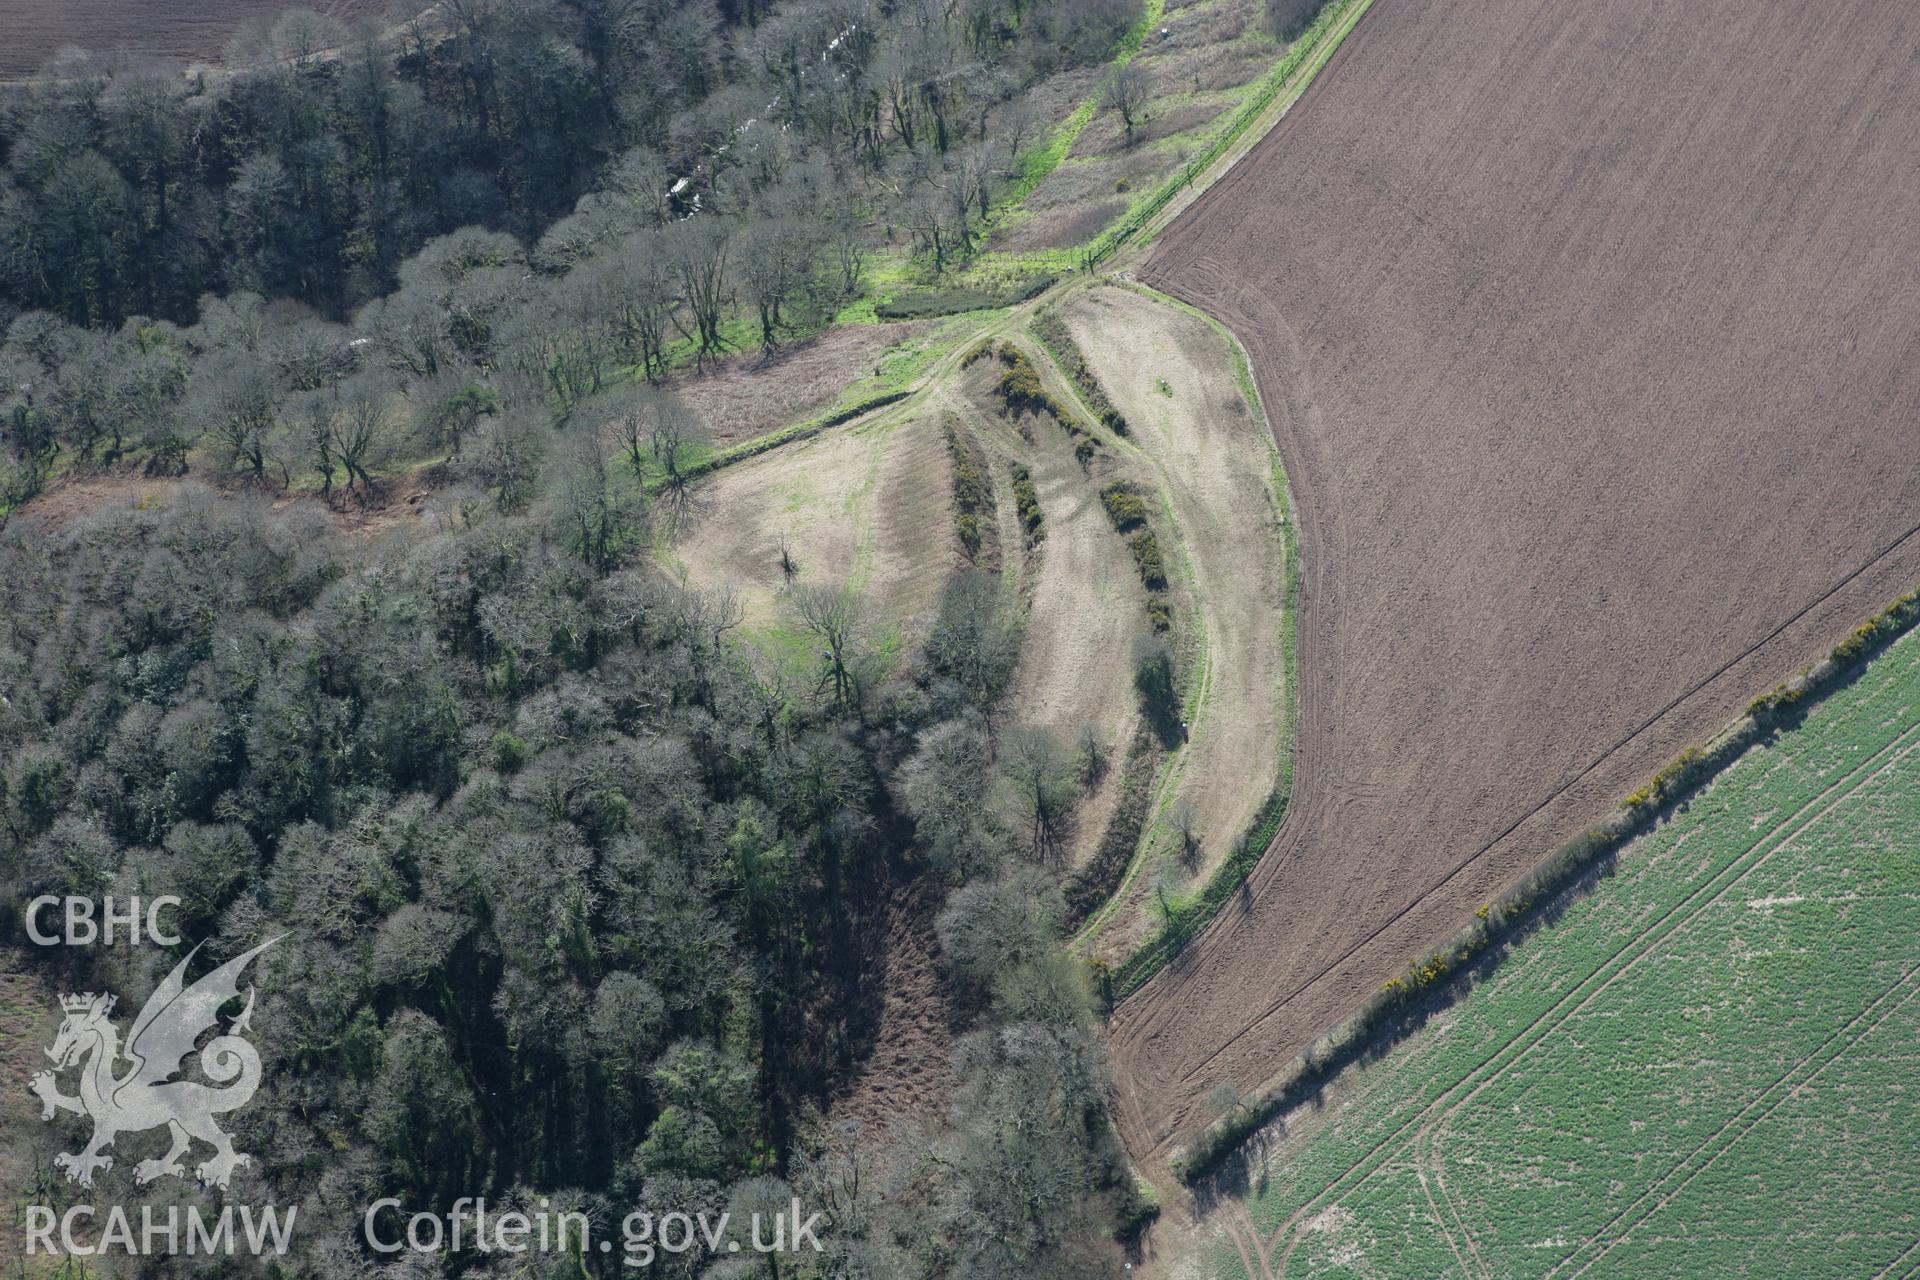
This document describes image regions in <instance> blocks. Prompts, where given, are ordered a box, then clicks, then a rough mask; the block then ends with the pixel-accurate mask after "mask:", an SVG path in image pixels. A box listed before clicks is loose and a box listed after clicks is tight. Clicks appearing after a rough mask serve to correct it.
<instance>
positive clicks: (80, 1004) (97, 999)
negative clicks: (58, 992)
mask: <svg viewBox="0 0 1920 1280" xmlns="http://www.w3.org/2000/svg"><path fill="white" fill-rule="evenodd" d="M119 998H120V997H118V996H108V995H95V994H94V993H93V992H91V991H85V992H82V993H81V994H79V995H77V996H61V997H60V1007H61V1008H62V1009H65V1010H66V1011H67V1012H68V1013H90V1012H92V1011H93V1009H94V1007H95V1006H98V1007H99V1010H100V1012H101V1013H103V1014H107V1013H112V1012H113V1006H114V1004H115V1003H116V1002H117V1001H118V1000H119Z"/></svg>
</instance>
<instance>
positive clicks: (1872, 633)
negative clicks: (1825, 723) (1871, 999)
mask: <svg viewBox="0 0 1920 1280" xmlns="http://www.w3.org/2000/svg"><path fill="white" fill-rule="evenodd" d="M1916 623H1920V589H1916V590H1913V591H1909V592H1907V593H1906V594H1905V595H1903V596H1901V597H1900V598H1899V599H1897V600H1894V601H1893V602H1892V603H1891V604H1889V605H1887V606H1886V607H1885V608H1884V609H1882V610H1881V611H1880V612H1878V613H1876V614H1874V615H1873V617H1871V618H1869V619H1868V620H1867V621H1866V622H1864V623H1862V624H1861V625H1860V626H1858V627H1855V628H1854V629H1853V630H1852V631H1851V632H1849V633H1848V634H1847V636H1846V637H1845V638H1844V639H1842V640H1841V641H1840V642H1839V643H1838V644H1836V645H1834V646H1833V648H1832V649H1831V650H1830V651H1829V652H1828V654H1827V656H1826V657H1824V658H1822V659H1820V660H1819V661H1817V662H1815V663H1813V664H1812V665H1810V666H1808V667H1805V668H1802V669H1801V670H1800V671H1799V672H1798V673H1797V674H1796V675H1794V676H1793V677H1791V678H1790V679H1788V680H1786V681H1784V682H1782V683H1781V684H1778V685H1776V686H1774V688H1773V689H1771V690H1770V691H1768V692H1767V693H1765V694H1762V695H1761V696H1760V697H1758V698H1755V699H1754V700H1753V701H1752V702H1751V703H1749V704H1748V705H1747V709H1746V711H1745V712H1743V713H1742V714H1741V715H1740V716H1739V717H1738V718H1736V719H1735V720H1733V721H1732V722H1731V723H1729V724H1728V725H1726V726H1725V727H1724V728H1722V729H1721V730H1720V731H1719V732H1718V733H1716V734H1715V735H1714V736H1713V737H1712V738H1711V739H1709V740H1708V741H1707V743H1706V744H1705V745H1704V746H1697V747H1688V748H1686V749H1685V750H1683V751H1681V752H1680V753H1679V754H1678V755H1676V756H1675V757H1674V758H1673V759H1672V760H1670V761H1669V762H1668V763H1667V764H1666V765H1664V766H1662V767H1661V768H1660V769H1659V770H1658V771H1656V772H1655V773H1654V775H1653V776H1652V778H1651V779H1649V780H1648V782H1647V785H1646V786H1644V787H1641V788H1640V789H1639V790H1638V791H1635V792H1634V793H1633V794H1632V795H1629V796H1627V797H1626V798H1625V799H1623V800H1622V801H1620V803H1619V804H1618V805H1617V806H1616V807H1615V808H1614V810H1613V811H1612V812H1611V813H1609V814H1608V815H1607V816H1606V817H1605V818H1603V819H1602V820H1601V821H1600V822H1598V823H1597V824H1595V825H1594V826H1592V827H1589V828H1588V829H1587V830H1585V831H1583V832H1581V833H1580V834H1579V835H1577V836H1575V837H1574V838H1573V839H1571V840H1568V841H1567V842H1566V843H1565V844H1562V845H1561V846H1560V847H1559V848H1558V849H1556V850H1554V851H1553V852H1552V853H1551V854H1549V855H1548V856H1547V857H1546V859H1545V860H1544V861H1542V862H1541V863H1540V864H1539V865H1538V866H1536V867H1535V868H1534V869H1533V870H1532V871H1530V872H1529V873H1527V875H1526V876H1524V877H1523V878H1522V879H1521V880H1520V881H1519V882H1518V883H1516V884H1515V885H1513V887H1511V888H1510V889H1508V890H1507V891H1506V892H1505V893H1503V894H1501V895H1500V897H1499V898H1497V899H1495V900H1494V901H1493V902H1491V903H1488V904H1487V905H1485V906H1483V907H1481V908H1480V910H1479V911H1478V912H1476V913H1475V919H1474V921H1473V922H1472V923H1471V924H1469V925H1467V926H1465V927H1464V928H1462V929H1460V930H1459V931H1458V932H1456V933H1455V934H1454V935H1453V936H1452V937H1451V938H1449V939H1448V940H1447V941H1446V942H1445V943H1443V944H1442V945H1440V946H1438V947H1436V948H1434V949H1433V950H1432V951H1430V952H1428V953H1427V955H1426V956H1424V957H1422V958H1419V959H1415V960H1411V961H1409V962H1408V966H1407V968H1408V971H1407V974H1406V976H1404V977H1400V978H1394V979H1391V980H1390V981H1388V982H1387V983H1386V984H1385V985H1384V986H1382V987H1381V988H1380V990H1379V991H1377V992H1375V993H1374V994H1373V996H1371V997H1370V998H1369V999H1368V1000H1367V1001H1366V1003H1364V1004H1362V1005H1361V1006H1360V1007H1359V1008H1358V1009H1356V1010H1355V1011H1354V1012H1353V1013H1352V1014H1351V1015H1349V1016H1348V1017H1347V1018H1346V1019H1344V1020H1343V1021H1341V1022H1339V1023H1336V1024H1335V1025H1334V1026H1333V1027H1332V1028H1330V1029H1329V1030H1328V1031H1326V1032H1325V1033H1324V1034H1322V1035H1321V1036H1320V1038H1319V1039H1317V1040H1315V1041H1314V1042H1313V1043H1312V1044H1310V1045H1308V1046H1307V1048H1306V1051H1305V1052H1303V1053H1301V1054H1299V1055H1298V1056H1296V1057H1295V1058H1293V1059H1292V1060H1291V1061H1290V1062H1288V1063H1287V1064H1286V1065H1285V1066H1284V1067H1282V1068H1281V1069H1280V1070H1279V1071H1278V1072H1276V1073H1275V1074H1274V1075H1272V1076H1271V1077H1269V1078H1268V1080H1267V1082H1266V1083H1265V1084H1263V1085H1261V1086H1260V1087H1259V1088H1258V1089H1256V1090H1255V1091H1254V1092H1253V1093H1251V1094H1249V1095H1248V1096H1247V1097H1246V1098H1244V1099H1242V1100H1241V1101H1240V1102H1239V1103H1238V1104H1236V1105H1235V1107H1234V1108H1233V1109H1232V1110H1231V1111H1230V1112H1228V1114H1226V1115H1224V1116H1222V1117H1221V1118H1220V1119H1218V1120H1215V1121H1214V1122H1213V1123H1212V1124H1210V1125H1208V1126H1207V1127H1206V1128H1205V1129H1202V1130H1201V1131H1200V1132H1199V1133H1197V1134H1195V1135H1194V1137H1193V1139H1192V1140H1191V1141H1189V1142H1188V1143H1187V1145H1186V1146H1184V1147H1183V1148H1181V1149H1180V1150H1179V1151H1177V1152H1175V1153H1174V1155H1173V1156H1172V1157H1171V1158H1170V1159H1169V1160H1168V1162H1167V1163H1168V1167H1169V1168H1171V1169H1172V1170H1173V1172H1174V1175H1175V1176H1176V1177H1178V1178H1179V1179H1180V1180H1181V1181H1183V1182H1186V1183H1188V1184H1189V1185H1191V1184H1193V1183H1195V1182H1197V1181H1198V1180H1199V1179H1200V1178H1201V1177H1203V1176H1204V1175H1205V1174H1206V1173H1207V1172H1208V1171H1210V1170H1211V1169H1213V1168H1214V1167H1215V1166H1216V1165H1218V1164H1219V1163H1220V1161H1221V1160H1222V1159H1224V1158H1225V1157H1226V1156H1227V1155H1228V1154H1230V1153H1231V1152H1232V1151H1233V1150H1234V1149H1235V1148H1236V1147H1238V1146H1239V1145H1240V1144H1241V1143H1242V1142H1244V1141H1245V1140H1246V1139H1247V1138H1248V1137H1250V1136H1252V1134H1253V1133H1254V1131H1255V1130H1257V1129H1259V1128H1261V1127H1262V1126H1264V1125H1265V1124H1267V1122H1268V1121H1270V1120H1272V1119H1273V1118H1274V1117H1275V1116H1277V1115H1279V1114H1280V1113H1281V1112H1283V1111H1286V1110H1289V1109H1290V1108H1291V1107H1293V1106H1294V1105H1296V1104H1297V1103H1299V1102H1301V1101H1304V1100H1305V1099H1306V1098H1307V1097H1308V1096H1310V1095H1311V1094H1312V1093H1314V1092H1315V1091H1316V1090H1317V1089H1319V1088H1320V1086H1322V1085H1324V1084H1325V1083H1326V1082H1327V1081H1328V1080H1330V1079H1332V1078H1333V1077H1334V1076H1336V1075H1338V1074H1339V1073H1340V1072H1341V1071H1342V1070H1344V1069H1345V1068H1346V1067H1347V1066H1348V1065H1350V1064H1351V1063H1353V1062H1354V1061H1356V1060H1358V1059H1359V1058H1360V1057H1361V1056H1362V1055H1363V1054H1364V1053H1366V1052H1367V1051H1368V1050H1371V1049H1374V1048H1376V1047H1379V1046H1380V1045H1381V1044H1382V1043H1383V1042H1386V1041H1390V1040H1391V1039H1393V1038H1396V1037H1395V1030H1396V1027H1397V1026H1398V1025H1399V1022H1400V1020H1401V1019H1402V1018H1403V1016H1404V1015H1405V1014H1407V1013H1408V1012H1410V1011H1411V1010H1412V1009H1414V1008H1415V1007H1416V1006H1417V1005H1419V1004H1420V1003H1421V1002H1422V1001H1423V1000H1425V999H1427V998H1428V997H1429V996H1431V995H1432V994H1433V993H1435V992H1436V991H1438V990H1440V989H1441V988H1443V987H1445V986H1446V985H1448V984H1449V983H1451V982H1452V981H1453V980H1454V979H1455V978H1456V977H1457V976H1458V975H1459V974H1460V973H1461V972H1463V971H1464V970H1465V969H1466V968H1467V967H1468V966H1469V965H1470V964H1471V963H1472V962H1473V961H1475V960H1476V959H1478V958H1480V957H1481V956H1482V955H1484V953H1485V952H1486V951H1487V950H1488V948H1489V947H1491V946H1492V945H1493V944H1494V943H1496V942H1500V941H1504V940H1508V939H1510V938H1513V937H1514V935H1516V934H1517V933H1519V931H1520V927H1521V926H1522V925H1524V924H1525V923H1527V922H1528V921H1529V920H1531V919H1533V918H1534V917H1535V915H1536V914H1537V913H1538V912H1539V911H1540V910H1542V909H1543V908H1545V907H1547V906H1549V905H1551V904H1553V903H1555V902H1557V901H1559V900H1560V899H1561V898H1562V897H1563V896H1564V895H1565V894H1566V893H1567V892H1568V891H1570V890H1572V889H1573V888H1575V887H1576V886H1577V885H1578V884H1579V883H1580V881H1581V880H1582V879H1583V878H1584V877H1585V876H1586V875H1587V874H1588V873H1589V872H1590V871H1592V870H1593V869H1594V868H1595V867H1597V866H1598V865H1599V864H1600V863H1601V862H1602V861H1603V860H1604V859H1605V858H1608V857H1610V856H1612V855H1614V854H1616V853H1618V852H1619V851H1620V849H1622V848H1623V847H1624V846H1625V845H1626V844H1627V843H1628V842H1630V841H1631V840H1633V839H1634V838H1635V837H1637V836H1639V835H1641V834H1643V833H1645V832H1646V831H1647V830H1649V829H1650V828H1651V827H1652V826H1653V825H1654V823H1655V822H1656V821H1657V820H1658V819H1659V817H1660V816H1661V815H1662V814H1664V813H1666V812H1668V811H1670V810H1671V809H1672V808H1673V807H1674V806H1675V805H1677V804H1678V803H1679V802H1680V801H1682V800H1684V799H1686V798H1687V797H1688V796H1690V795H1692V794H1693V793H1694V792H1696V791H1698V790H1699V789H1700V788H1701V787H1703V786H1705V785H1706V784H1707V783H1709V782H1711V781H1712V780H1713V779H1714V778H1716V777H1718V776H1719V775H1720V774H1721V773H1722V772H1723V771H1724V770H1725V769H1726V768H1727V767H1728V766H1729V765H1731V764H1732V763H1733V762H1734V761H1736V760H1738V759H1739V758H1740V757H1741V756H1743V755H1745V754H1746V752H1747V750H1748V749H1749V748H1751V747H1753V746H1755V745H1756V744H1758V743H1760V742H1761V741H1763V740H1764V739H1765V738H1766V737H1767V736H1768V735H1770V734H1772V733H1774V732H1775V731H1777V730H1779V729H1782V728H1788V727H1791V726H1792V725H1793V724H1794V723H1795V722H1797V721H1798V720H1799V719H1800V718H1801V717H1802V716H1803V715H1804V714H1805V712H1806V710H1807V709H1808V708H1809V707H1811V706H1812V705H1813V704H1814V703H1816V702H1818V701H1820V700H1821V699H1823V698H1825V697H1827V696H1828V695H1829V694H1832V693H1834V692H1836V691H1837V690H1839V689H1840V688H1842V687H1844V686H1845V685H1846V684H1847V683H1849V682H1850V681H1851V680H1852V678H1853V677H1854V676H1855V675H1856V674H1858V672H1859V671H1860V669H1861V668H1862V667H1864V666H1865V665H1866V664H1867V663H1868V662H1869V661H1871V660H1872V659H1873V658H1875V657H1877V656H1878V655H1879V654H1880V653H1882V652H1884V651H1885V650H1886V648H1887V646H1888V645H1890V644H1892V643H1893V642H1894V641H1895V640H1897V639H1899V638H1900V637H1901V636H1902V635H1905V634H1906V633H1907V632H1908V631H1910V630H1912V629H1913V628H1914V626H1915V624H1916Z"/></svg>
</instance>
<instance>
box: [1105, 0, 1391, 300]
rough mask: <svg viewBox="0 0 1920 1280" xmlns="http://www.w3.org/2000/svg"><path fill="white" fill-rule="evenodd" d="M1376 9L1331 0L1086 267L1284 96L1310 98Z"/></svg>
mask: <svg viewBox="0 0 1920 1280" xmlns="http://www.w3.org/2000/svg"><path fill="white" fill-rule="evenodd" d="M1372 4H1373V0H1328V3H1327V5H1326V6H1325V7H1324V8H1323V9H1321V10H1320V13H1319V16H1318V17H1316V18H1314V20H1313V24H1312V25H1311V26H1309V27H1308V28H1307V29H1306V30H1305V31H1303V32H1301V33H1300V36H1299V38H1297V39H1296V40H1294V42H1293V43H1292V44H1290V45H1288V46H1287V51H1286V52H1285V53H1284V54H1282V55H1281V56H1280V60H1279V61H1278V62H1276V63H1274V64H1273V69H1272V70H1271V71H1269V72H1267V74H1266V75H1265V76H1263V77H1262V78H1261V79H1260V81H1259V82H1258V87H1257V88H1256V89H1255V90H1254V91H1253V92H1252V93H1251V94H1249V95H1248V97H1247V99H1246V101H1245V102H1243V103H1242V104H1241V105H1240V109H1239V110H1237V111H1235V112H1234V113H1233V115H1232V116H1230V117H1228V119H1227V122H1226V123H1225V124H1224V125H1222V126H1221V127H1220V129H1219V130H1218V132H1216V133H1215V134H1214V135H1213V137H1212V138H1211V139H1209V140H1208V141H1207V143H1206V144H1205V145H1203V146H1202V147H1201V148H1200V150H1199V151H1198V152H1197V153H1196V154H1195V155H1194V156H1193V158H1192V159H1191V160H1188V161H1187V163H1185V164H1184V165H1182V166H1180V168H1179V169H1178V170H1177V171H1175V172H1174V173H1172V174H1169V175H1168V176H1167V177H1166V178H1164V179H1162V180H1161V182H1160V183H1159V185H1157V186H1156V187H1154V188H1153V190H1152V191H1151V192H1150V193H1148V195H1147V196H1146V197H1145V198H1143V199H1141V200H1139V201H1138V202H1136V203H1135V204H1134V205H1133V206H1132V207H1131V208H1129V209H1128V210H1127V212H1126V213H1125V214H1124V215H1122V216H1121V218H1120V220H1119V221H1118V222H1115V223H1114V224H1113V225H1112V226H1110V227H1108V228H1107V229H1106V230H1105V231H1103V232H1101V233H1100V234H1099V235H1098V236H1096V237H1094V239H1093V241H1092V242H1091V243H1090V244H1088V246H1087V247H1086V249H1085V250H1084V251H1083V252H1082V255H1081V261H1082V265H1083V266H1084V267H1085V268H1086V269H1088V270H1091V269H1092V268H1094V267H1096V266H1098V265H1099V264H1100V263H1101V261H1103V260H1104V259H1105V258H1107V257H1108V256H1109V255H1110V254H1112V253H1113V252H1114V251H1115V250H1116V249H1118V248H1119V247H1120V246H1121V245H1123V244H1125V243H1126V242H1127V241H1128V240H1130V239H1131V238H1132V237H1133V236H1134V235H1135V234H1136V233H1138V232H1139V231H1140V229H1141V228H1142V227H1144V226H1146V225H1147V223H1148V222H1150V221H1151V220H1152V219H1153V217H1154V215H1156V214H1158V213H1159V212H1160V211H1161V210H1162V209H1164V208H1166V207H1167V205H1168V204H1169V203H1170V202H1171V201H1172V200H1173V198H1174V197H1175V196H1177V195H1179V194H1180V192H1181V191H1182V190H1183V189H1184V188H1186V187H1189V186H1192V185H1193V182H1194V180H1195V179H1196V178H1198V177H1199V176H1200V175H1201V174H1203V173H1205V172H1206V171H1207V169H1208V168H1210V167H1211V166H1212V165H1213V163H1214V162H1215V161H1217V160H1219V159H1220V157H1221V156H1224V155H1225V154H1226V153H1227V151H1228V149H1229V148H1231V147H1232V146H1233V145H1234V143H1236V142H1238V141H1239V140H1240V138H1241V136H1242V135H1244V134H1245V133H1246V132H1247V130H1248V129H1249V128H1250V127H1251V126H1252V125H1253V124H1254V122H1255V121H1257V120H1258V119H1259V118H1260V117H1261V115H1262V114H1264V113H1265V112H1266V110H1267V109H1268V108H1269V107H1271V106H1272V105H1273V104H1274V103H1275V102H1276V101H1279V100H1280V99H1281V98H1282V96H1283V95H1284V96H1285V97H1286V98H1287V100H1288V101H1292V100H1293V99H1294V98H1298V97H1299V96H1300V95H1301V94H1302V93H1304V92H1306V89H1307V86H1308V85H1310V84H1312V83H1313V78H1314V77H1315V76H1316V75H1318V74H1319V73H1320V68H1322V67H1324V66H1326V65H1327V60H1328V59H1330V58H1332V57H1333V55H1334V51H1335V50H1337V49H1338V48H1339V47H1340V42H1341V41H1343V40H1345V39H1346V38H1347V33H1348V32H1350V31H1352V30H1353V28H1354V25H1355V24H1356V23H1358V22H1359V21H1360V18H1361V16H1362V15H1363V14H1365V13H1366V11H1367V9H1368V8H1369V7H1370V6H1371V5H1372Z"/></svg>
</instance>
